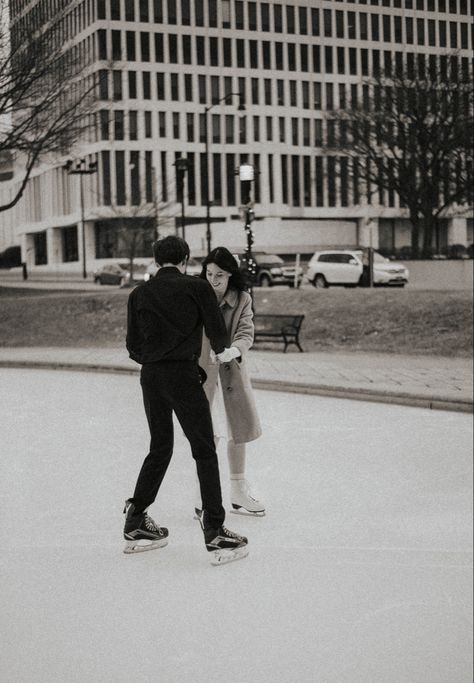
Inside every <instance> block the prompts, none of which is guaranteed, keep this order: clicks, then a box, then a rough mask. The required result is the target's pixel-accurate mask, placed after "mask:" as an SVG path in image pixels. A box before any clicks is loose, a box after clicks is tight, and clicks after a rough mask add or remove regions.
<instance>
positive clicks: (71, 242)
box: [61, 225, 79, 263]
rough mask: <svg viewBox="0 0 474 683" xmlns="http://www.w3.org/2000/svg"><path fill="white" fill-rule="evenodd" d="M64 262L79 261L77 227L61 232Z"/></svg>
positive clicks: (72, 226) (73, 226) (64, 229)
mask: <svg viewBox="0 0 474 683" xmlns="http://www.w3.org/2000/svg"><path fill="white" fill-rule="evenodd" d="M61 238H62V252H63V262H64V263H70V262H71V261H79V249H78V240H77V225H71V226H70V227H68V228H63V229H62V230H61Z"/></svg>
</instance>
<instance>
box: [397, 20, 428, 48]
mask: <svg viewBox="0 0 474 683" xmlns="http://www.w3.org/2000/svg"><path fill="white" fill-rule="evenodd" d="M393 21H394V26H393V30H394V33H395V42H396V43H402V40H403V38H402V18H401V17H399V16H395V17H393ZM433 24H434V22H433Z"/></svg>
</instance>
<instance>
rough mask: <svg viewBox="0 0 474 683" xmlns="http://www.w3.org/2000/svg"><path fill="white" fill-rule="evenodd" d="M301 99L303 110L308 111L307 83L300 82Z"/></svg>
mask: <svg viewBox="0 0 474 683" xmlns="http://www.w3.org/2000/svg"><path fill="white" fill-rule="evenodd" d="M301 97H302V100H303V109H309V82H308V81H301Z"/></svg>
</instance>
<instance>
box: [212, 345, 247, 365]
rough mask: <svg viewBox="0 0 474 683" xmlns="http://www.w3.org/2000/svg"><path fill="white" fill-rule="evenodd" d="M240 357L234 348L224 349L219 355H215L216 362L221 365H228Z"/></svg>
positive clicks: (237, 350)
mask: <svg viewBox="0 0 474 683" xmlns="http://www.w3.org/2000/svg"><path fill="white" fill-rule="evenodd" d="M240 355H242V354H241V353H240V351H239V349H238V348H237V347H236V346H231V347H230V349H224V350H223V351H222V352H221V353H218V354H217V358H218V360H220V362H221V363H229V362H230V361H231V360H233V359H234V358H238V357H239V356H240Z"/></svg>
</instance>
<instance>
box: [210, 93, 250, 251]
mask: <svg viewBox="0 0 474 683" xmlns="http://www.w3.org/2000/svg"><path fill="white" fill-rule="evenodd" d="M229 97H238V98H239V106H238V111H245V105H244V104H243V103H242V94H241V93H239V92H228V93H227V95H224V97H221V98H220V100H217V102H214V103H213V104H210V105H209V106H208V107H206V108H205V109H204V157H205V160H206V168H205V173H206V179H207V180H206V243H207V252H208V253H209V252H210V251H211V240H212V235H211V200H210V197H209V184H210V183H209V125H208V117H207V115H208V113H209V111H210V110H211V109H212V108H213V107H215V106H217V105H218V104H220V103H221V102H224V101H225V100H227V99H229Z"/></svg>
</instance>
